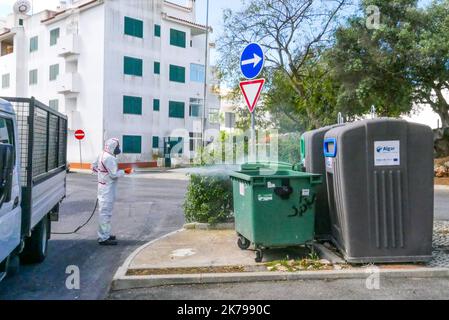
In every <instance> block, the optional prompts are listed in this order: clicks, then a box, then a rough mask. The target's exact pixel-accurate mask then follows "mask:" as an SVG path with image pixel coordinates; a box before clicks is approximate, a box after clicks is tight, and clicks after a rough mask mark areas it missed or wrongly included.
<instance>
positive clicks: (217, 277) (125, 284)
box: [111, 268, 449, 291]
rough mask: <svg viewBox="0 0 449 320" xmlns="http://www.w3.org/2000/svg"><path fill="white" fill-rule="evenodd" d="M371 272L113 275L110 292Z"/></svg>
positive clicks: (401, 273) (424, 271)
mask: <svg viewBox="0 0 449 320" xmlns="http://www.w3.org/2000/svg"><path fill="white" fill-rule="evenodd" d="M372 274H373V272H372V269H370V268H367V269H365V270H360V269H359V270H340V271H303V272H296V273H282V272H250V273H217V274H196V275H168V276H126V270H125V272H124V273H121V274H116V276H115V277H114V279H113V281H112V286H111V290H112V291H119V290H130V289H143V288H153V287H160V286H167V285H189V284H190V285H192V284H216V283H236V282H237V283H245V282H246V283H247V282H268V281H298V280H303V281H304V280H341V279H361V280H364V279H367V278H368V277H369V276H370V275H372ZM379 274H380V275H381V276H382V277H384V278H386V279H392V278H449V269H447V268H434V269H431V268H419V269H410V270H382V269H380V271H379Z"/></svg>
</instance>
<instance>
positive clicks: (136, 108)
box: [123, 96, 142, 115]
mask: <svg viewBox="0 0 449 320" xmlns="http://www.w3.org/2000/svg"><path fill="white" fill-rule="evenodd" d="M123 113H124V114H137V115H142V98H141V97H131V96H123Z"/></svg>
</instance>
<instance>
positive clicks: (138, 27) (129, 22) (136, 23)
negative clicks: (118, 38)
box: [125, 17, 143, 38]
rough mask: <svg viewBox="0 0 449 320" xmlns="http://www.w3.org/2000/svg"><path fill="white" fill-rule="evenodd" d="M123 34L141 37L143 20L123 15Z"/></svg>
mask: <svg viewBox="0 0 449 320" xmlns="http://www.w3.org/2000/svg"><path fill="white" fill-rule="evenodd" d="M125 34H126V35H128V36H132V37H137V38H143V21H142V20H137V19H133V18H130V17H125Z"/></svg>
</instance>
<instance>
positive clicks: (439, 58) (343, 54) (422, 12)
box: [329, 0, 449, 126]
mask: <svg viewBox="0 0 449 320" xmlns="http://www.w3.org/2000/svg"><path fill="white" fill-rule="evenodd" d="M373 5H374V6H376V7H377V8H379V12H380V24H379V25H378V27H376V28H368V27H367V24H366V21H367V19H369V14H370V13H369V10H367V9H369V8H370V6H373ZM361 11H362V12H363V15H362V16H360V17H358V16H354V17H351V18H350V19H348V23H347V26H346V27H342V28H340V29H339V30H337V32H336V43H335V46H334V47H333V49H332V50H331V53H330V59H329V60H330V61H332V68H333V76H334V77H335V78H336V80H337V81H339V82H340V83H341V84H342V87H341V91H340V94H339V97H338V105H339V107H340V108H345V109H346V111H347V113H349V114H351V113H353V114H359V115H362V114H366V113H367V112H369V109H370V108H371V106H372V105H374V106H375V107H376V109H377V112H378V113H379V114H380V115H382V116H399V115H401V114H403V113H408V112H410V111H411V109H412V108H413V105H414V104H423V103H425V104H429V105H431V106H432V108H433V110H434V111H435V112H436V113H438V114H439V115H440V117H441V120H442V123H443V125H444V126H449V114H448V110H449V105H448V104H447V101H446V99H445V98H444V96H443V92H444V91H445V90H447V89H448V88H449V72H448V71H449V69H448V67H449V63H448V61H449V35H448V31H449V1H447V0H445V1H435V2H434V3H433V4H432V5H431V6H430V7H428V8H424V9H420V8H418V2H417V1H415V0H394V1H391V0H388V1H387V0H364V1H362V3H361Z"/></svg>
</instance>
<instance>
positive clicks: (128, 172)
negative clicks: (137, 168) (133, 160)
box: [125, 168, 134, 174]
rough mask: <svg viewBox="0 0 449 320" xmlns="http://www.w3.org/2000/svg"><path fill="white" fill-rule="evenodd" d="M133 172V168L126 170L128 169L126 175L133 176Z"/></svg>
mask: <svg viewBox="0 0 449 320" xmlns="http://www.w3.org/2000/svg"><path fill="white" fill-rule="evenodd" d="M133 171H134V170H133V168H126V169H125V173H126V174H132V173H133Z"/></svg>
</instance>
